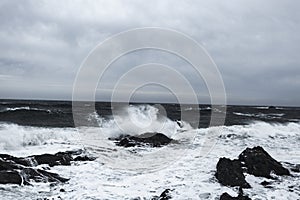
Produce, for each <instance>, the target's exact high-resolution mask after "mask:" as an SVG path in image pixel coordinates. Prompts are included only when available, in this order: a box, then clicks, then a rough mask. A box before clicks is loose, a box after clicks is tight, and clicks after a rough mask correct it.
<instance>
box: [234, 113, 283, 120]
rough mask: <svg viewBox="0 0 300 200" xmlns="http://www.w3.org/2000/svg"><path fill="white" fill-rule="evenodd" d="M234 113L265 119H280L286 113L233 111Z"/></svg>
mask: <svg viewBox="0 0 300 200" xmlns="http://www.w3.org/2000/svg"><path fill="white" fill-rule="evenodd" d="M233 114H235V115H238V116H246V117H257V118H264V119H280V118H281V117H283V116H284V115H285V113H269V114H265V113H254V114H252V113H251V114H250V113H240V112H233Z"/></svg>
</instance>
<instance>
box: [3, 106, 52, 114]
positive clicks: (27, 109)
mask: <svg viewBox="0 0 300 200" xmlns="http://www.w3.org/2000/svg"><path fill="white" fill-rule="evenodd" d="M18 110H26V111H43V112H48V113H51V112H52V111H51V110H49V109H41V108H32V107H29V106H23V107H14V108H5V109H3V110H1V111H0V112H11V111H18Z"/></svg>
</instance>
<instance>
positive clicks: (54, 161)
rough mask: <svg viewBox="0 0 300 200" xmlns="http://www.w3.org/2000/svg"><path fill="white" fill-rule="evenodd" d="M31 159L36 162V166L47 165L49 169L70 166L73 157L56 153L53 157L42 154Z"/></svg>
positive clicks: (65, 153)
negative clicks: (57, 166)
mask: <svg viewBox="0 0 300 200" xmlns="http://www.w3.org/2000/svg"><path fill="white" fill-rule="evenodd" d="M32 158H33V159H35V161H36V162H37V164H38V165H41V164H48V165H49V166H50V167H53V166H56V165H71V161H73V157H72V155H71V154H70V153H69V152H58V153H56V154H54V155H52V154H42V155H35V156H32Z"/></svg>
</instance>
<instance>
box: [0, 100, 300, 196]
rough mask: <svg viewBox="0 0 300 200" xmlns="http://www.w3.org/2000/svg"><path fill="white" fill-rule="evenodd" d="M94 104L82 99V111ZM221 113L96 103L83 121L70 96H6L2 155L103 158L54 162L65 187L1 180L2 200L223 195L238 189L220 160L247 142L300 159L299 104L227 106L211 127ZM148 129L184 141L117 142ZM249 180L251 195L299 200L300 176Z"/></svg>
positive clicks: (283, 158)
mask: <svg viewBox="0 0 300 200" xmlns="http://www.w3.org/2000/svg"><path fill="white" fill-rule="evenodd" d="M92 105H93V104H92V103H91V102H83V103H82V108H81V109H82V111H85V110H88V108H89V107H91V106H92ZM115 111H116V112H115ZM182 111H183V112H186V113H194V114H195V113H198V114H199V116H200V120H194V121H193V119H190V120H189V121H188V122H186V121H182V120H181V115H182ZM220 112H223V110H218V109H215V108H213V107H212V106H211V105H178V104H155V103H153V104H150V103H131V104H130V105H127V104H125V103H119V104H117V105H114V106H113V107H112V106H111V103H108V102H96V103H95V112H92V113H88V115H82V123H79V125H78V124H76V123H74V120H73V117H74V116H73V114H74V113H73V112H72V102H70V101H40V100H0V150H1V151H0V153H2V154H4V153H5V154H10V155H14V156H20V157H22V156H30V155H37V154H44V153H57V152H59V151H69V150H77V149H85V150H86V151H87V152H88V153H89V154H90V155H92V156H93V157H96V160H94V161H88V162H76V163H74V164H73V165H71V166H54V167H51V169H49V170H51V172H54V173H59V174H60V175H61V176H62V177H67V178H70V180H69V181H68V182H67V183H64V184H55V185H53V184H49V183H35V184H34V185H33V186H17V185H0V199H9V200H10V199H23V200H25V199H55V200H56V199H152V198H153V197H154V196H157V195H158V196H159V195H160V194H161V193H162V192H163V191H164V190H165V189H171V190H172V199H219V197H220V195H221V194H222V193H223V192H228V193H229V194H231V195H233V196H236V195H237V192H238V188H230V187H225V186H222V185H220V184H219V183H218V181H217V180H216V178H215V176H214V174H215V172H216V164H217V162H218V159H219V158H221V157H228V158H232V159H233V158H236V157H237V156H238V155H239V154H240V153H241V152H242V151H243V150H244V149H245V148H247V147H254V146H262V147H263V148H264V149H266V150H267V152H269V153H270V155H271V156H272V157H273V158H275V159H276V160H278V161H280V162H281V163H282V164H283V165H284V166H286V167H289V165H290V164H300V108H299V107H282V106H278V107H274V106H234V105H228V106H226V113H222V114H224V116H226V118H225V122H224V125H222V126H210V119H211V115H212V113H220ZM116 113H117V114H116ZM77 114H78V113H77ZM79 114H80V112H79ZM191 116H193V115H191ZM117 122H118V123H117ZM133 125H135V126H133ZM144 132H160V133H163V134H164V135H166V136H168V137H170V138H173V139H175V140H176V141H178V144H174V145H167V146H166V147H161V148H154V147H149V146H143V147H130V148H124V147H120V146H117V145H115V143H114V142H113V141H112V140H111V139H110V138H115V137H118V136H121V135H125V134H127V135H139V134H142V133H144ZM185 137H189V138H192V140H186V138H185ZM209 142H211V143H209ZM205 147H209V148H205ZM203 149H205V151H203ZM167 158H168V159H167ZM246 180H247V181H248V182H249V183H250V184H251V185H253V188H251V189H245V190H244V193H245V194H247V195H248V196H249V197H251V198H252V199H291V200H295V199H300V198H299V197H300V189H299V188H300V175H299V174H293V176H291V177H284V178H282V177H278V179H277V180H273V181H274V184H273V185H272V188H265V187H263V186H262V185H260V184H259V183H260V182H262V181H265V180H266V178H260V177H254V176H252V175H247V177H246ZM62 189H63V191H64V192H62Z"/></svg>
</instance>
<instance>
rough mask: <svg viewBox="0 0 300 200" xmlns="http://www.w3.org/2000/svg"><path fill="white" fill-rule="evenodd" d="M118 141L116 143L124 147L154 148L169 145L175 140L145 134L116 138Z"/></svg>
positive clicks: (155, 134)
mask: <svg viewBox="0 0 300 200" xmlns="http://www.w3.org/2000/svg"><path fill="white" fill-rule="evenodd" d="M115 140H117V141H116V142H115V143H116V144H117V145H118V146H123V147H134V146H143V145H149V146H152V147H161V146H164V145H167V144H169V143H170V142H172V141H173V139H171V138H169V137H167V136H165V135H164V134H162V133H144V134H142V135H139V136H128V135H127V136H121V137H120V138H115Z"/></svg>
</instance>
